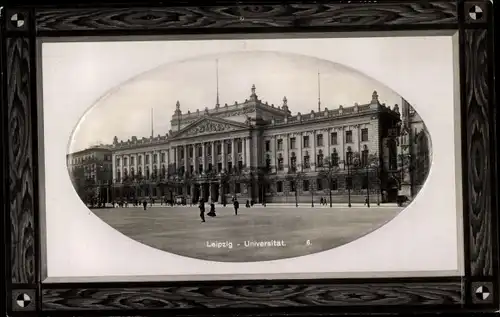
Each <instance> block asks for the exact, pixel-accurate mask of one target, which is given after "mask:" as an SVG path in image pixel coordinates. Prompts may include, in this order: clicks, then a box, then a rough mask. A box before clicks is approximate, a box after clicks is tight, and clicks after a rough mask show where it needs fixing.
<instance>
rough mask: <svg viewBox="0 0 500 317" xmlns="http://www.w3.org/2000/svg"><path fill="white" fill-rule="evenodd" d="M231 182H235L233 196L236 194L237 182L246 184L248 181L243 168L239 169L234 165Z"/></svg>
mask: <svg viewBox="0 0 500 317" xmlns="http://www.w3.org/2000/svg"><path fill="white" fill-rule="evenodd" d="M229 175H230V178H231V182H232V184H233V192H232V194H233V196H236V184H242V183H243V184H244V183H246V182H247V179H246V176H245V174H244V172H243V169H239V168H237V167H234V168H233V169H232V170H231V172H230V174H229Z"/></svg>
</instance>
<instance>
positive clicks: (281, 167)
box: [278, 153, 285, 171]
mask: <svg viewBox="0 0 500 317" xmlns="http://www.w3.org/2000/svg"><path fill="white" fill-rule="evenodd" d="M284 167H285V166H284V165H283V155H281V153H280V154H279V155H278V170H280V171H282V170H283V169H284Z"/></svg>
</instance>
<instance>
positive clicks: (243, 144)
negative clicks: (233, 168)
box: [241, 137, 250, 168]
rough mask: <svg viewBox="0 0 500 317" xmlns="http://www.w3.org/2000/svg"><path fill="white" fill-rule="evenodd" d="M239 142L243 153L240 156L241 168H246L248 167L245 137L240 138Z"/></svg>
mask: <svg viewBox="0 0 500 317" xmlns="http://www.w3.org/2000/svg"><path fill="white" fill-rule="evenodd" d="M241 142H242V148H243V149H242V150H243V151H242V152H243V153H242V155H241V156H242V157H243V166H244V167H246V168H248V167H250V166H249V165H248V164H247V138H246V137H244V138H242V139H241Z"/></svg>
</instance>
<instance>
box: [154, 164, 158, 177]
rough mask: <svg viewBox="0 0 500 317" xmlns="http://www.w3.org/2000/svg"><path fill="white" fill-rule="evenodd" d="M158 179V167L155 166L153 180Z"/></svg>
mask: <svg viewBox="0 0 500 317" xmlns="http://www.w3.org/2000/svg"><path fill="white" fill-rule="evenodd" d="M156 177H158V166H156V165H153V179H156Z"/></svg>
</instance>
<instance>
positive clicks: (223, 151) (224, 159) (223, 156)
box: [220, 140, 227, 171]
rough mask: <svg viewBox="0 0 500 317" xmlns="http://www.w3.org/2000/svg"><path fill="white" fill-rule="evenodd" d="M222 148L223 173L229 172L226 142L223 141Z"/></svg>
mask: <svg viewBox="0 0 500 317" xmlns="http://www.w3.org/2000/svg"><path fill="white" fill-rule="evenodd" d="M220 143H221V147H222V155H221V156H222V171H227V163H226V140H221V141H220Z"/></svg>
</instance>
